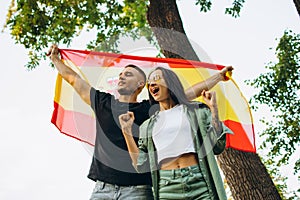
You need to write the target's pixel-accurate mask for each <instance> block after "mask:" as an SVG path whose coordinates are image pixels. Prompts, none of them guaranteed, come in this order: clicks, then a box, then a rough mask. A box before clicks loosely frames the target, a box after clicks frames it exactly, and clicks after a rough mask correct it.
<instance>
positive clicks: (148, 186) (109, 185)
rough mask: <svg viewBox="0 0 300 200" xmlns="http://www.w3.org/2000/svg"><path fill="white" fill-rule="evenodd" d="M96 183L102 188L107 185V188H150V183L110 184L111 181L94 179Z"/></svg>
mask: <svg viewBox="0 0 300 200" xmlns="http://www.w3.org/2000/svg"><path fill="white" fill-rule="evenodd" d="M96 185H97V186H98V187H100V188H101V189H103V188H104V187H109V188H116V189H117V188H127V187H135V188H141V189H147V188H151V185H125V186H124V185H116V184H111V183H106V182H103V181H99V180H97V181H96Z"/></svg>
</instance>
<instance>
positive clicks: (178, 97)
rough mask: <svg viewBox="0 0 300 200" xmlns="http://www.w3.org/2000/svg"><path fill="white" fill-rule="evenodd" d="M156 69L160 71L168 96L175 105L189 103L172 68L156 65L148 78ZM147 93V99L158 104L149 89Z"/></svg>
mask: <svg viewBox="0 0 300 200" xmlns="http://www.w3.org/2000/svg"><path fill="white" fill-rule="evenodd" d="M156 70H161V71H162V75H163V78H164V80H165V82H166V86H167V88H168V91H169V93H170V98H171V99H172V100H173V101H174V102H175V105H177V104H185V105H190V101H189V100H188V98H187V97H186V95H185V92H184V88H183V86H182V84H181V82H180V80H179V78H178V76H177V75H176V73H175V72H173V71H172V70H169V69H166V68H163V67H157V68H155V69H154V70H153V71H152V72H151V73H150V74H149V76H148V79H149V77H150V75H151V74H152V73H153V72H154V71H156ZM148 95H149V101H150V104H151V105H153V104H158V102H157V101H155V100H154V98H153V97H152V96H151V94H150V92H149V90H148Z"/></svg>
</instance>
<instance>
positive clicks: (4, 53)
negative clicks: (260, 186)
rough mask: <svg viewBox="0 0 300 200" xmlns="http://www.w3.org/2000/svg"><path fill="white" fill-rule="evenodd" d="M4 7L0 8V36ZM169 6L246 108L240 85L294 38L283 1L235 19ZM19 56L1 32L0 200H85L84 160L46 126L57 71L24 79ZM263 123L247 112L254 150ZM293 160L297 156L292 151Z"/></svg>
mask: <svg viewBox="0 0 300 200" xmlns="http://www.w3.org/2000/svg"><path fill="white" fill-rule="evenodd" d="M9 3H10V1H1V3H0V25H1V28H2V26H3V25H4V23H5V19H6V13H7V9H8V7H9ZM177 3H178V6H179V11H180V14H181V17H182V20H183V24H184V26H185V27H184V28H185V30H186V33H187V36H188V37H189V38H190V39H191V40H192V41H193V42H194V43H196V44H197V45H198V46H200V47H201V49H202V50H203V53H204V52H205V53H206V54H207V56H206V58H207V59H208V61H210V62H213V63H216V64H222V65H232V66H233V67H234V74H233V78H234V79H235V81H236V82H237V84H238V85H239V87H240V89H241V91H242V92H243V94H244V96H245V97H246V98H247V99H248V100H249V99H250V97H251V96H253V94H254V93H255V90H254V89H253V88H251V87H250V86H247V85H246V84H245V83H244V81H245V80H247V79H254V78H256V77H257V76H259V74H261V73H263V72H266V70H265V68H264V66H265V65H266V64H267V63H268V62H270V61H276V57H275V54H274V52H275V50H274V49H275V47H276V46H277V43H278V41H276V38H278V39H279V38H280V37H281V36H282V35H283V33H284V31H285V30H287V29H291V30H293V31H294V32H295V33H300V23H299V20H300V19H299V15H298V14H297V11H296V9H295V6H294V4H293V2H292V1H291V0H288V1H287V0H276V1H274V0H263V1H262V0H252V1H246V3H245V4H244V7H243V9H242V11H241V13H240V17H239V18H232V17H231V16H228V15H225V14H224V10H225V9H224V8H225V6H228V5H229V4H230V1H228V0H225V1H220V2H217V3H215V4H214V5H213V7H212V11H210V12H208V13H200V12H199V7H197V6H195V5H194V1H190V0H185V1H178V2H177ZM93 34H94V33H92V32H91V33H82V34H81V35H80V36H79V37H78V38H76V39H75V40H74V41H73V43H72V44H71V45H70V48H72V49H85V48H86V43H87V42H88V41H89V39H91V37H93ZM49 46H50V44H49ZM60 47H63V48H66V46H64V45H63V44H61V45H60ZM270 48H273V49H270ZM131 52H134V51H131ZM27 53H28V52H27V50H25V49H24V47H23V46H21V45H18V44H15V43H14V41H13V40H12V39H11V36H10V34H9V31H8V29H5V30H4V31H3V32H2V33H0V55H1V57H0V58H1V63H2V65H1V69H2V73H1V78H0V85H1V90H0V91H1V98H0V125H1V129H0V135H1V139H0V159H1V164H0V177H1V178H0V199H3V200H12V199H30V200H38V199H44V200H47V199H49V200H50V199H74V200H81V199H88V198H89V196H90V194H91V192H92V189H93V187H94V182H93V181H91V180H89V179H88V178H87V177H86V176H87V174H88V170H89V166H90V163H91V156H92V155H91V154H90V152H89V151H87V150H86V148H85V146H84V145H83V144H82V143H80V142H79V141H77V140H74V139H71V138H70V137H67V136H65V135H62V134H60V133H59V131H58V130H57V129H56V127H55V126H54V125H53V124H51V123H50V120H51V115H52V111H53V96H54V87H55V80H56V75H57V71H56V70H55V69H52V68H51V67H50V66H49V63H50V61H49V60H46V61H42V62H41V63H40V65H39V67H38V68H36V69H34V70H32V71H28V70H27V69H26V68H25V67H24V65H25V64H26V63H27V61H28V58H27ZM200 58H201V57H200ZM264 115H266V116H267V115H268V111H267V109H266V110H265V111H263V112H262V111H260V112H253V117H254V127H255V131H256V145H257V147H258V146H259V144H260V143H261V139H260V138H259V137H258V134H257V133H258V132H259V131H260V130H262V128H264V127H262V125H261V123H260V122H259V119H260V118H261V117H262V116H264ZM258 153H259V154H264V152H260V151H258ZM295 155H296V156H297V155H298V156H299V155H300V152H299V150H298V153H295ZM289 169H290V167H286V168H284V169H283V170H282V174H283V175H284V176H288V177H289V179H288V187H289V189H290V190H293V189H296V187H297V186H298V185H299V182H297V179H296V177H294V176H293V173H292V170H289Z"/></svg>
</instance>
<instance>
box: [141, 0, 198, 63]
mask: <svg viewBox="0 0 300 200" xmlns="http://www.w3.org/2000/svg"><path fill="white" fill-rule="evenodd" d="M147 20H148V23H149V25H150V26H151V28H152V31H153V32H154V34H155V37H156V39H157V41H158V44H159V46H160V49H161V50H162V53H163V54H164V55H165V56H166V57H167V58H182V59H186V60H199V58H198V56H197V54H196V53H195V51H194V49H193V47H192V45H191V43H190V42H189V40H188V38H187V36H186V34H185V32H184V29H183V25H182V21H181V18H180V15H179V11H178V8H177V4H176V0H150V5H149V7H148V12H147Z"/></svg>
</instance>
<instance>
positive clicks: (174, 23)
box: [147, 0, 298, 200]
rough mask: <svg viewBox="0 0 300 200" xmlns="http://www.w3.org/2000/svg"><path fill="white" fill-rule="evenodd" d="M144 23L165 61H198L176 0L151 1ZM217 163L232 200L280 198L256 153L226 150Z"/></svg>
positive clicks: (271, 199)
mask: <svg viewBox="0 0 300 200" xmlns="http://www.w3.org/2000/svg"><path fill="white" fill-rule="evenodd" d="M294 1H298V0H294ZM147 20H148V22H149V24H150V26H151V27H152V30H153V32H154V35H155V37H156V38H157V41H158V44H159V46H160V48H161V49H162V52H163V54H164V55H165V56H166V57H167V58H181V59H188V60H197V61H199V58H198V56H197V55H196V53H195V51H194V49H193V47H192V45H191V44H190V42H189V40H188V38H187V36H186V34H185V31H184V28H183V25H182V21H181V17H180V15H179V11H178V8H177V4H176V1H175V0H150V5H149V7H148V12H147ZM218 161H219V163H220V168H221V169H222V171H223V173H224V175H225V178H226V180H227V181H228V185H229V187H230V190H231V193H232V196H233V197H234V199H235V200H239V199H247V200H249V199H250V200H251V199H253V200H269V199H270V200H277V199H281V198H280V196H279V193H278V191H277V189H276V187H275V186H274V183H273V182H272V180H271V177H270V175H269V174H268V172H267V170H266V168H265V166H264V165H263V163H262V162H261V160H260V158H259V156H258V155H257V154H254V153H246V152H242V151H237V150H234V149H226V150H225V151H224V152H223V153H222V154H221V155H219V156H218Z"/></svg>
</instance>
